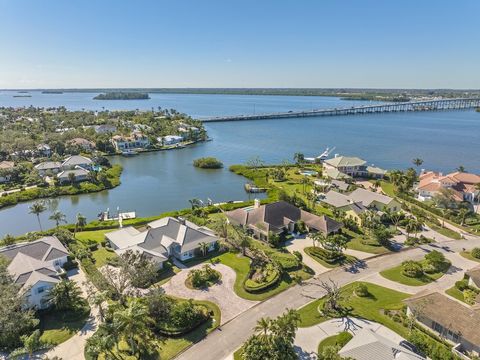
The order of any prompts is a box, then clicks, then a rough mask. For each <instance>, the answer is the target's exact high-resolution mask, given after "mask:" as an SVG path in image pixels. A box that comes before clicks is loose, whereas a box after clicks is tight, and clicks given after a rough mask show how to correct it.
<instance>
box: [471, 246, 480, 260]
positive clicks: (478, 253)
mask: <svg viewBox="0 0 480 360" xmlns="http://www.w3.org/2000/svg"><path fill="white" fill-rule="evenodd" d="M470 254H471V255H472V256H473V257H474V258H475V259H480V248H478V247H476V248H473V249H472V251H471V252H470Z"/></svg>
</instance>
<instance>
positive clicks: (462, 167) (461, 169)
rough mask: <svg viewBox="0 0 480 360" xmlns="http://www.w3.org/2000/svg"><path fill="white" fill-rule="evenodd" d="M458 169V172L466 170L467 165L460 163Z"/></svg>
mask: <svg viewBox="0 0 480 360" xmlns="http://www.w3.org/2000/svg"><path fill="white" fill-rule="evenodd" d="M457 171H458V172H466V170H465V167H464V166H463V165H460V166H459V167H457Z"/></svg>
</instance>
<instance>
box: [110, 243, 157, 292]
mask: <svg viewBox="0 0 480 360" xmlns="http://www.w3.org/2000/svg"><path fill="white" fill-rule="evenodd" d="M119 271H120V272H122V273H124V274H125V275H126V277H127V278H128V279H129V282H130V284H131V285H132V286H134V287H139V288H147V287H149V286H150V285H152V284H153V283H154V282H155V280H156V279H157V275H158V265H157V264H156V263H155V262H153V261H152V260H150V259H148V258H147V257H145V256H143V255H142V254H141V253H140V252H138V251H132V250H127V251H125V252H124V253H123V254H122V255H121V256H120V267H119Z"/></svg>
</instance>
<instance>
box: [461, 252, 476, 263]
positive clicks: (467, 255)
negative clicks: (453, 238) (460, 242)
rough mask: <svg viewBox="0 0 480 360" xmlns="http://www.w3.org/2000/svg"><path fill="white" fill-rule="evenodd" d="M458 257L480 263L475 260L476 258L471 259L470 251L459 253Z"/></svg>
mask: <svg viewBox="0 0 480 360" xmlns="http://www.w3.org/2000/svg"><path fill="white" fill-rule="evenodd" d="M460 255H462V256H463V257H464V258H465V259H468V260H472V261H476V262H480V259H477V258H476V257H473V256H472V254H471V253H470V251H462V252H460Z"/></svg>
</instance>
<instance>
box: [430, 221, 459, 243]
mask: <svg viewBox="0 0 480 360" xmlns="http://www.w3.org/2000/svg"><path fill="white" fill-rule="evenodd" d="M428 226H429V227H430V228H431V229H432V230H435V231H436V232H438V233H440V234H442V235H443V236H446V237H449V238H451V239H454V240H461V239H462V237H461V236H460V234H459V233H457V232H456V231H453V230H451V229H448V228H446V227H442V226H438V225H435V224H432V223H428Z"/></svg>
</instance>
